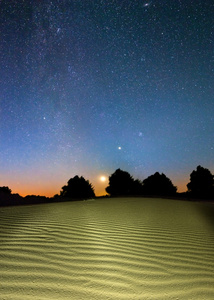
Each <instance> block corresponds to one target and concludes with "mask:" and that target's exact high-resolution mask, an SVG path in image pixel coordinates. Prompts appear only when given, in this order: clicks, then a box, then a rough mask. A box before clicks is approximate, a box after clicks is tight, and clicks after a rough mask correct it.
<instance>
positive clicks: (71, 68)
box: [0, 0, 214, 196]
mask: <svg viewBox="0 0 214 300" xmlns="http://www.w3.org/2000/svg"><path fill="white" fill-rule="evenodd" d="M213 13H214V4H213V1H199V0H198V1H178V0H175V1H169V0H166V1H150V2H145V1H138V0H136V1H134V0H133V1H128V0H127V1H126V0H124V1H119V0H118V1H116V0H110V1H103V0H99V1H98V0H97V1H80V0H79V1H70V0H61V1H59V0H53V1H38V0H37V1H9V0H6V1H1V3H0V22H1V25H0V30H1V32H0V44H1V53H0V64H1V68H0V73H1V74H0V92H1V95H0V149H1V150H0V166H1V170H0V185H1V186H2V185H7V186H9V187H10V188H11V189H12V191H13V192H18V193H20V194H21V195H25V194H43V195H49V196H51V195H54V194H55V193H58V192H59V191H60V188H61V187H62V186H63V185H64V184H66V182H67V181H68V179H69V178H71V177H73V176H75V175H81V176H84V177H85V178H86V179H89V180H90V182H92V184H93V185H94V186H95V192H96V193H97V194H103V193H104V189H105V187H106V185H107V182H105V181H103V182H101V181H100V176H109V175H110V174H111V173H113V172H114V171H115V170H116V169H117V168H121V169H123V170H126V171H128V172H129V173H130V174H131V175H133V176H134V177H135V178H139V179H141V180H142V179H144V178H146V177H147V176H149V175H151V174H153V173H154V172H156V171H159V172H163V173H165V174H166V175H167V176H168V177H169V178H170V179H171V180H172V181H173V184H175V185H177V186H178V190H180V191H182V190H186V186H185V185H186V184H187V183H188V180H189V174H190V173H191V172H192V170H193V169H195V168H196V166H197V165H199V164H201V165H202V166H204V167H206V168H209V169H210V170H211V172H213V171H214V143H213V141H214V130H213V128H214V117H213V116H214V96H213V95H214V36H213V35H214V23H213Z"/></svg>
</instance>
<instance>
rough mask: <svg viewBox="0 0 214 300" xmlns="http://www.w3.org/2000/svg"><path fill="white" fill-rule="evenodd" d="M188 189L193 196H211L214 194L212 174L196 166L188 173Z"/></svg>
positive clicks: (213, 177)
mask: <svg viewBox="0 0 214 300" xmlns="http://www.w3.org/2000/svg"><path fill="white" fill-rule="evenodd" d="M187 188H188V191H189V192H190V194H191V195H192V196H194V197H205V198H207V197H213V196H214V176H213V175H212V174H211V172H210V171H209V170H208V169H206V168H203V167H201V166H200V165H199V166H197V168H196V171H195V170H194V171H192V173H191V174H190V182H189V183H188V184H187Z"/></svg>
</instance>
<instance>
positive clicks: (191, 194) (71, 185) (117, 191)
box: [0, 165, 214, 206]
mask: <svg viewBox="0 0 214 300" xmlns="http://www.w3.org/2000/svg"><path fill="white" fill-rule="evenodd" d="M106 192H107V194H108V196H111V197H118V196H161V197H175V196H178V195H179V196H183V197H187V198H199V199H200V198H201V199H213V200H214V175H213V174H212V173H211V172H210V171H209V170H208V169H206V168H203V167H201V166H200V165H199V166H198V167H197V168H196V170H194V171H192V173H191V174H190V182H189V183H188V184H187V192H185V193H177V187H176V186H174V185H173V183H172V181H171V180H170V179H169V178H168V177H167V176H166V175H165V174H163V173H162V174H160V173H159V172H156V173H154V174H153V175H151V176H149V177H148V178H146V179H144V180H143V181H140V180H139V179H134V178H133V177H132V176H131V175H130V174H129V173H128V172H126V171H123V170H121V169H117V170H116V171H115V172H114V173H113V174H111V175H110V176H109V185H108V186H107V187H106ZM90 198H95V192H94V187H93V186H92V184H91V183H90V182H89V180H86V179H85V178H84V177H83V176H81V177H79V176H77V175H76V176H74V177H73V178H71V179H69V180H68V182H67V185H64V186H63V187H62V188H61V191H60V194H57V195H55V196H54V197H53V198H47V197H43V196H34V195H32V196H26V197H21V196H20V195H19V194H12V191H11V190H10V189H9V187H6V186H3V187H0V205H1V206H2V205H14V204H16V205H19V204H34V203H44V202H45V203H47V202H56V201H57V202H58V201H65V200H79V199H90Z"/></svg>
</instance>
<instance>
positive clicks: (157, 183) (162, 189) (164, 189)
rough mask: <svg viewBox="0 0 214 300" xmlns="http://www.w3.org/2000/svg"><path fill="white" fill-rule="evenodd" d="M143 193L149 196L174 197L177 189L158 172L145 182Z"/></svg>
mask: <svg viewBox="0 0 214 300" xmlns="http://www.w3.org/2000/svg"><path fill="white" fill-rule="evenodd" d="M143 191H144V194H147V195H160V196H172V195H175V194H176V191H177V188H176V187H175V186H174V185H173V184H172V182H171V180H170V179H169V178H168V177H166V175H165V174H163V173H162V174H160V173H159V172H156V173H155V174H153V175H151V176H149V177H148V178H146V179H144V181H143Z"/></svg>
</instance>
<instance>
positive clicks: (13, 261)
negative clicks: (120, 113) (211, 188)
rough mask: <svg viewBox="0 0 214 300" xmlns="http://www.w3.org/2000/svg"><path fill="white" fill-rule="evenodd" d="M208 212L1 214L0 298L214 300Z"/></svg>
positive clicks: (149, 208) (116, 204)
mask: <svg viewBox="0 0 214 300" xmlns="http://www.w3.org/2000/svg"><path fill="white" fill-rule="evenodd" d="M206 205H208V204H198V203H188V202H183V201H180V202H179V201H175V200H163V199H105V200H96V201H90V202H88V201H84V202H71V203H61V204H47V205H36V206H25V207H4V208H1V209H0V258H1V260H0V269H1V273H0V274H1V275H0V291H1V292H0V299H2V300H3V299H5V300H6V299H11V300H12V299H13V300H16V299H20V300H21V299H22V300H26V299H30V300H32V299H41V300H42V299H62V300H63V299H78V300H79V299H129V300H130V299H133V300H134V299H138V300H139V299H161V300H163V299H188V300H190V299H194V300H195V299H200V300H202V299H205V300H209V299H210V300H211V299H214V276H213V275H214V231H213V222H212V220H211V219H210V216H211V215H212V213H213V212H214V210H213V208H212V207H211V206H210V207H207V206H206ZM208 211H209V214H207V212H208Z"/></svg>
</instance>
